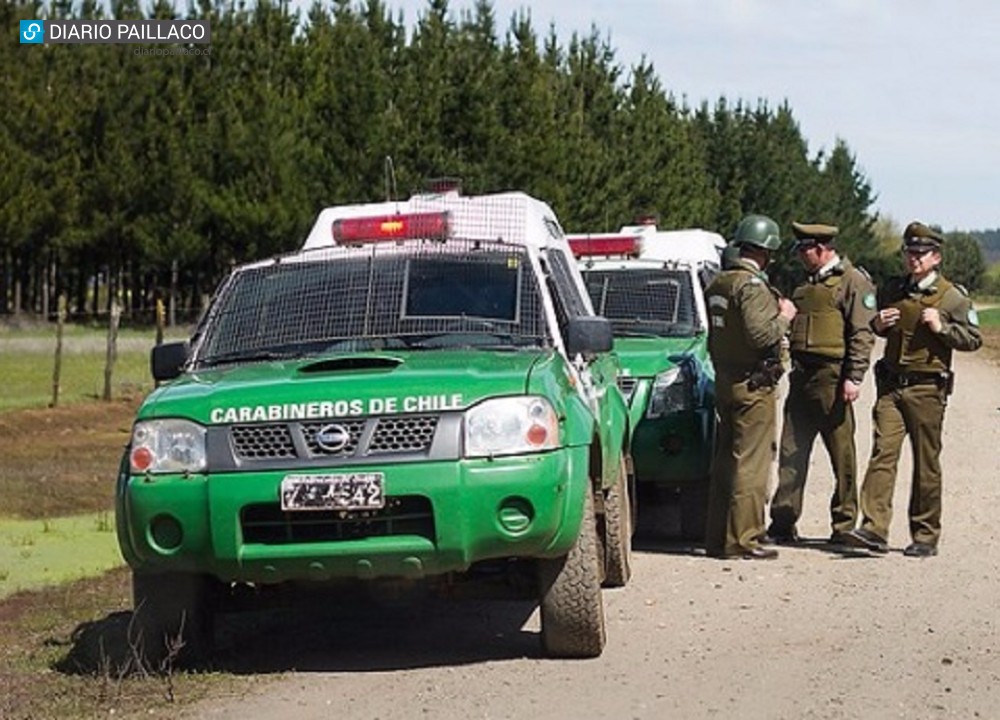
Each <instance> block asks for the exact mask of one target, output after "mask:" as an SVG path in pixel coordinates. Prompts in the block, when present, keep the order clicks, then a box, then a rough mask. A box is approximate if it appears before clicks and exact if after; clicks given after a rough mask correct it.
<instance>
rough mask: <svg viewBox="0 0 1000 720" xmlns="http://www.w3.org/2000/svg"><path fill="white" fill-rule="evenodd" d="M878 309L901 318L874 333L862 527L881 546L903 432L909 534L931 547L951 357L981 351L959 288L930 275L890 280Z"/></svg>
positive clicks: (936, 529) (974, 320)
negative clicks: (877, 354) (908, 459)
mask: <svg viewBox="0 0 1000 720" xmlns="http://www.w3.org/2000/svg"><path fill="white" fill-rule="evenodd" d="M878 305H879V307H880V308H897V309H899V311H900V319H899V321H898V322H896V324H895V325H893V326H891V327H889V328H888V329H886V330H884V331H883V332H881V333H879V334H880V335H882V336H884V337H885V339H886V344H885V353H884V354H883V356H882V360H881V361H880V363H879V365H877V366H876V373H875V378H876V385H877V388H878V397H877V399H876V401H875V407H874V409H873V411H872V417H873V420H874V425H875V436H874V444H873V446H872V456H871V459H870V460H869V463H868V470H867V472H866V473H865V480H864V484H863V485H862V489H861V511H862V514H863V516H864V517H863V520H862V527H864V528H865V529H867V530H869V531H870V532H873V533H875V534H876V535H877V536H879V537H880V538H882V539H883V540H888V535H889V525H890V523H891V521H892V495H893V491H894V488H895V481H896V467H897V463H898V461H899V455H900V451H901V448H902V444H903V439H904V437H905V436H906V435H907V434H908V435H910V442H911V445H912V447H913V455H914V457H913V477H912V486H911V488H910V504H909V508H908V511H909V521H910V522H909V526H910V536H911V537H912V539H913V541H914V542H920V543H926V544H928V545H934V546H936V545H937V543H938V540H939V539H940V535H941V487H942V477H941V461H940V456H941V431H942V427H943V424H944V411H945V407H946V405H947V402H948V394H949V392H950V390H951V382H952V377H951V360H952V352H953V351H955V350H960V351H972V350H977V349H979V347H980V346H982V343H983V339H982V335H981V333H980V331H979V327H978V325H979V320H978V317H977V316H976V311H975V309H974V308H973V306H972V301H971V300H970V299H969V297H968V295H967V294H966V292H965V290H964V289H962V288H961V287H959V286H957V285H953V284H952V283H951V282H949V281H948V280H947V279H945V278H944V277H942V276H941V275H939V274H937V273H934V274H932V275H930V276H928V277H927V278H925V279H924V281H923V282H921V283H919V284H915V283H913V281H912V279H911V278H910V277H909V276H906V277H897V278H893V279H891V280H890V281H889V282H887V283H886V284H885V286H884V287H883V288H882V289H881V291H880V292H879V302H878ZM925 308H937V310H938V312H939V313H940V317H941V325H942V327H941V332H939V333H935V332H934V331H932V330H931V329H930V327H929V326H928V325H927V324H926V323H924V322H922V321H921V319H920V316H921V313H922V311H923V310H924V309H925ZM876 332H878V331H876Z"/></svg>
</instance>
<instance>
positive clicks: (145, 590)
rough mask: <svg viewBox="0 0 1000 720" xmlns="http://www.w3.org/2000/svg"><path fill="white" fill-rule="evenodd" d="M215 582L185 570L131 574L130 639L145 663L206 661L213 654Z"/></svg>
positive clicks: (162, 667)
mask: <svg viewBox="0 0 1000 720" xmlns="http://www.w3.org/2000/svg"><path fill="white" fill-rule="evenodd" d="M217 587H218V584H217V582H216V581H215V580H214V579H212V578H210V577H208V576H205V575H194V574H189V573H159V574H153V573H139V572H133V573H132V603H133V608H134V610H133V624H132V628H131V630H130V638H129V640H130V642H131V643H132V645H133V646H134V647H135V648H136V650H137V652H138V654H139V657H140V658H141V659H142V661H143V662H144V663H145V664H146V668H147V669H148V670H151V671H153V672H164V671H167V670H169V669H170V668H171V667H173V666H177V667H189V666H193V665H200V664H203V663H205V662H206V661H207V660H208V659H209V658H210V657H211V654H212V645H213V635H214V618H215V601H216V597H217V595H216V589H217Z"/></svg>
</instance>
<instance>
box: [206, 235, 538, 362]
mask: <svg viewBox="0 0 1000 720" xmlns="http://www.w3.org/2000/svg"><path fill="white" fill-rule="evenodd" d="M455 336H460V337H459V338H457V339H456V337H455ZM549 342H550V339H549V336H548V331H547V328H546V325H545V318H544V314H543V311H542V299H541V294H540V289H539V287H538V284H537V282H536V280H535V277H534V274H533V273H532V272H531V267H530V264H529V259H528V257H527V255H526V253H525V250H524V249H523V248H521V247H515V246H511V245H508V244H505V243H501V242H495V241H482V240H476V241H469V240H449V241H447V242H440V241H426V240H413V241H406V242H402V243H375V244H371V245H366V246H362V247H344V248H332V249H328V248H324V249H322V250H317V251H313V252H309V253H303V254H301V255H298V256H295V257H294V258H286V259H285V260H284V261H280V262H279V261H276V262H274V263H273V264H268V265H265V266H257V267H249V268H246V269H242V270H237V271H236V274H235V275H234V276H233V277H232V279H231V281H230V282H228V283H227V285H226V286H225V287H224V288H223V289H222V291H221V292H220V293H219V298H218V300H217V304H216V307H215V308H214V309H213V315H212V317H211V318H210V320H209V322H207V323H206V326H205V328H204V339H203V343H202V345H201V348H200V350H199V357H198V362H199V363H202V364H212V363H219V362H226V361H239V360H243V359H251V358H257V359H259V358H260V357H262V356H263V357H281V356H282V355H283V354H289V355H294V354H300V353H308V352H320V351H334V352H335V351H355V350H368V349H380V348H383V347H385V348H403V347H449V346H455V345H458V344H462V345H471V346H476V345H484V346H485V345H488V346H497V345H511V346H543V345H547V344H549Z"/></svg>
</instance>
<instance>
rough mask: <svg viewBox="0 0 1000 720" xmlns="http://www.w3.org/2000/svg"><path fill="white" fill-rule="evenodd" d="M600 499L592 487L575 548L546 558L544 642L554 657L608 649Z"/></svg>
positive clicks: (541, 566) (541, 568)
mask: <svg viewBox="0 0 1000 720" xmlns="http://www.w3.org/2000/svg"><path fill="white" fill-rule="evenodd" d="M597 545H598V539H597V524H596V518H595V517H594V499H593V497H592V496H591V492H590V490H589V489H588V491H587V494H586V497H585V498H584V504H583V522H582V524H581V526H580V534H579V535H578V536H577V538H576V542H575V543H574V544H573V547H572V548H570V551H569V553H567V554H566V555H565V556H563V557H561V558H556V559H553V560H544V559H543V560H540V561H539V563H538V576H539V583H540V586H541V587H540V595H541V602H540V606H541V618H542V646H543V647H544V648H545V652H546V654H547V655H548V656H549V657H561V658H592V657H597V656H598V655H600V654H601V651H602V650H604V643H605V641H606V639H607V634H606V630H605V626H604V598H603V597H602V595H601V572H600V567H599V565H598V550H597Z"/></svg>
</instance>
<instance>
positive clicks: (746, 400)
mask: <svg viewBox="0 0 1000 720" xmlns="http://www.w3.org/2000/svg"><path fill="white" fill-rule="evenodd" d="M776 396H777V391H776V389H775V388H774V387H762V388H756V389H753V390H751V389H750V387H749V386H748V384H747V381H746V380H745V379H738V378H737V377H735V376H732V375H728V374H727V373H724V372H718V374H717V375H716V378H715V404H716V411H717V413H718V416H719V419H718V436H717V443H716V449H715V457H714V459H713V462H712V474H711V482H710V484H709V498H708V522H707V525H706V528H705V549H706V551H707V552H708V554H709V555H713V556H717V557H719V556H722V557H725V556H730V555H739V554H742V553H745V552H747V551H748V550H753V549H754V548H756V547H758V546H759V545H760V538H761V537H762V536H763V535H764V509H765V507H766V504H767V491H768V480H769V478H770V474H771V464H772V462H773V461H774V455H775V437H776V424H777V399H776Z"/></svg>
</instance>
